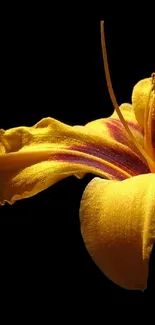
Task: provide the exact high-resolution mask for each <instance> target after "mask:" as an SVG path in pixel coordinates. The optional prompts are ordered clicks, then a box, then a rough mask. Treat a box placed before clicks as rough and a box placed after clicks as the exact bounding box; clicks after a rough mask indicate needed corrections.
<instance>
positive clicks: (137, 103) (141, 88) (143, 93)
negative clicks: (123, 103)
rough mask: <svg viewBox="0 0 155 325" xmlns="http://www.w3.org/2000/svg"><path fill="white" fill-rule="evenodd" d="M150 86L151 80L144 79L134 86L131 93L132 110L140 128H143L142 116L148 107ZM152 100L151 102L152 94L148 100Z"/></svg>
mask: <svg viewBox="0 0 155 325" xmlns="http://www.w3.org/2000/svg"><path fill="white" fill-rule="evenodd" d="M151 86H152V78H145V79H143V80H140V81H139V82H138V83H137V84H136V85H135V86H134V88H133V92H132V104H133V108H134V113H135V116H136V119H137V121H138V123H139V125H141V127H144V114H145V109H146V107H147V105H148V100H149V93H150V89H151ZM152 100H153V93H152V95H151V98H150V101H151V102H152Z"/></svg>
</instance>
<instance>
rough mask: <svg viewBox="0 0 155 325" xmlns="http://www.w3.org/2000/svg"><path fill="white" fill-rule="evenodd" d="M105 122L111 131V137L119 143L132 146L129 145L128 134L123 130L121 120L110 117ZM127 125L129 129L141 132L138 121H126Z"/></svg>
mask: <svg viewBox="0 0 155 325" xmlns="http://www.w3.org/2000/svg"><path fill="white" fill-rule="evenodd" d="M105 123H106V124H107V127H108V129H109V131H110V133H111V137H112V138H114V139H115V140H116V141H117V142H119V143H122V144H124V145H127V146H130V147H131V146H132V147H133V145H131V143H130V140H129V138H128V134H127V132H126V131H125V129H124V127H123V125H122V123H121V121H119V120H117V119H111V120H109V121H107V122H105ZM128 126H129V127H130V129H131V131H132V129H133V130H135V131H137V132H140V133H141V134H142V130H141V128H140V126H139V125H138V123H137V124H134V123H133V122H128Z"/></svg>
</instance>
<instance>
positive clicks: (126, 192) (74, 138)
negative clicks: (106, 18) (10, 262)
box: [0, 24, 155, 289]
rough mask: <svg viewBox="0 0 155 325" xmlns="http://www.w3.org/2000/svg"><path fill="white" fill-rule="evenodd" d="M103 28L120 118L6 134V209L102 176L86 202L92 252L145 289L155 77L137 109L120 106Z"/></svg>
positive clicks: (2, 165)
mask: <svg viewBox="0 0 155 325" xmlns="http://www.w3.org/2000/svg"><path fill="white" fill-rule="evenodd" d="M101 28H102V30H101V31H102V48H103V55H104V65H105V74H106V78H107V85H108V89H109V93H110V96H111V99H112V102H113V104H114V108H115V110H114V113H113V114H112V115H111V116H110V117H109V118H103V119H99V120H97V121H93V122H90V123H88V124H86V125H85V126H78V125H77V126H69V125H66V124H64V123H62V122H59V121H57V120H55V119H53V118H50V117H49V118H44V119H42V120H41V121H39V122H38V123H37V124H35V125H34V126H32V127H25V126H22V127H17V128H12V129H9V130H6V131H5V130H3V129H1V130H0V204H1V205H4V203H5V202H8V203H10V204H13V203H14V202H15V201H17V200H21V199H24V198H28V197H31V196H33V195H36V194H37V193H39V192H40V191H42V190H44V189H46V188H48V187H49V186H51V185H53V184H55V183H56V182H58V181H60V180H62V179H64V178H66V177H68V176H70V175H75V176H76V177H78V178H82V177H83V176H84V175H85V174H86V173H93V174H95V175H97V176H98V177H96V178H94V179H93V180H92V181H91V182H90V183H89V184H88V186H87V187H86V189H85V191H84V193H83V197H82V200H81V204H80V221H81V233H82V236H83V239H84V242H85V245H86V247H87V250H88V252H89V254H90V255H91V256H92V258H93V260H94V262H95V263H96V264H97V265H98V267H99V268H100V269H101V270H102V271H103V272H104V274H105V275H106V276H107V277H108V278H110V279H111V280H112V281H113V282H114V283H116V284H118V285H119V286H121V287H123V288H126V289H144V288H146V286H147V277H148V263H149V258H150V253H151V250H152V247H153V244H154V242H155V84H154V80H155V75H154V74H152V77H150V78H146V79H144V80H141V81H140V82H138V83H137V84H136V86H135V87H134V89H133V93H132V103H131V104H128V103H125V104H122V105H121V106H120V107H118V104H117V102H116V99H115V96H114V93H113V89H112V85H111V80H110V75H109V70H108V64H107V56H106V49H105V41H104V33H103V32H104V31H103V24H102V25H101Z"/></svg>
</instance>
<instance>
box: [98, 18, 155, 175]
mask: <svg viewBox="0 0 155 325" xmlns="http://www.w3.org/2000/svg"><path fill="white" fill-rule="evenodd" d="M100 27H101V44H102V54H103V63H104V70H105V76H106V81H107V87H108V91H109V95H110V98H111V101H112V103H113V106H114V109H115V110H116V112H117V114H118V116H119V118H120V121H121V122H122V124H123V126H124V128H125V130H126V132H127V134H128V136H129V138H130V140H131V141H132V142H133V143H134V145H135V146H136V148H137V149H138V151H139V155H140V156H141V158H142V160H145V161H147V162H148V164H149V167H150V170H151V172H154V171H155V162H154V161H153V160H152V159H151V157H150V156H149V155H148V154H147V153H146V151H145V150H144V149H143V148H142V146H141V145H140V144H139V142H138V141H137V140H136V138H135V137H134V135H133V134H132V132H131V130H130V128H129V126H128V124H127V122H126V121H125V119H124V117H123V115H122V113H121V111H120V109H119V106H118V103H117V100H116V97H115V94H114V91H113V87H112V83H111V78H110V72H109V67H108V59H107V51H106V44H105V35H104V21H101V24H100Z"/></svg>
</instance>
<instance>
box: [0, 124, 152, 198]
mask: <svg viewBox="0 0 155 325" xmlns="http://www.w3.org/2000/svg"><path fill="white" fill-rule="evenodd" d="M115 142H116V141H113V140H112V139H111V141H109V140H106V137H105V138H104V137H103V136H101V135H97V134H96V133H95V132H92V130H89V129H87V128H86V127H83V126H81V127H79V128H76V127H72V126H69V125H66V124H64V123H61V122H59V121H57V120H55V119H52V118H45V119H42V120H41V121H39V122H38V123H37V124H35V125H34V126H33V127H17V128H13V129H9V130H6V131H4V130H0V204H4V203H5V201H7V202H9V203H14V202H15V201H16V200H19V199H23V198H27V197H30V196H33V195H35V194H37V193H39V192H40V191H42V190H44V189H46V188H47V187H49V186H51V185H53V184H54V183H56V182H58V181H59V180H61V179H63V178H65V177H68V176H70V175H76V176H77V177H83V175H84V174H85V173H94V174H95V175H99V176H102V177H107V178H110V179H111V178H112V179H124V178H127V177H130V176H131V175H132V174H133V173H135V172H136V173H137V172H139V171H143V172H147V168H146V166H145V165H144V164H142V163H141V161H140V160H139V157H138V156H136V155H135V154H134V153H132V151H131V150H129V149H128V148H125V146H123V145H122V146H121V145H118V144H117V143H115ZM119 157H120V158H119ZM130 157H131V161H130ZM124 161H127V164H125V165H124ZM137 166H139V168H138V167H137ZM137 168H138V171H137ZM141 168H142V169H141Z"/></svg>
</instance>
